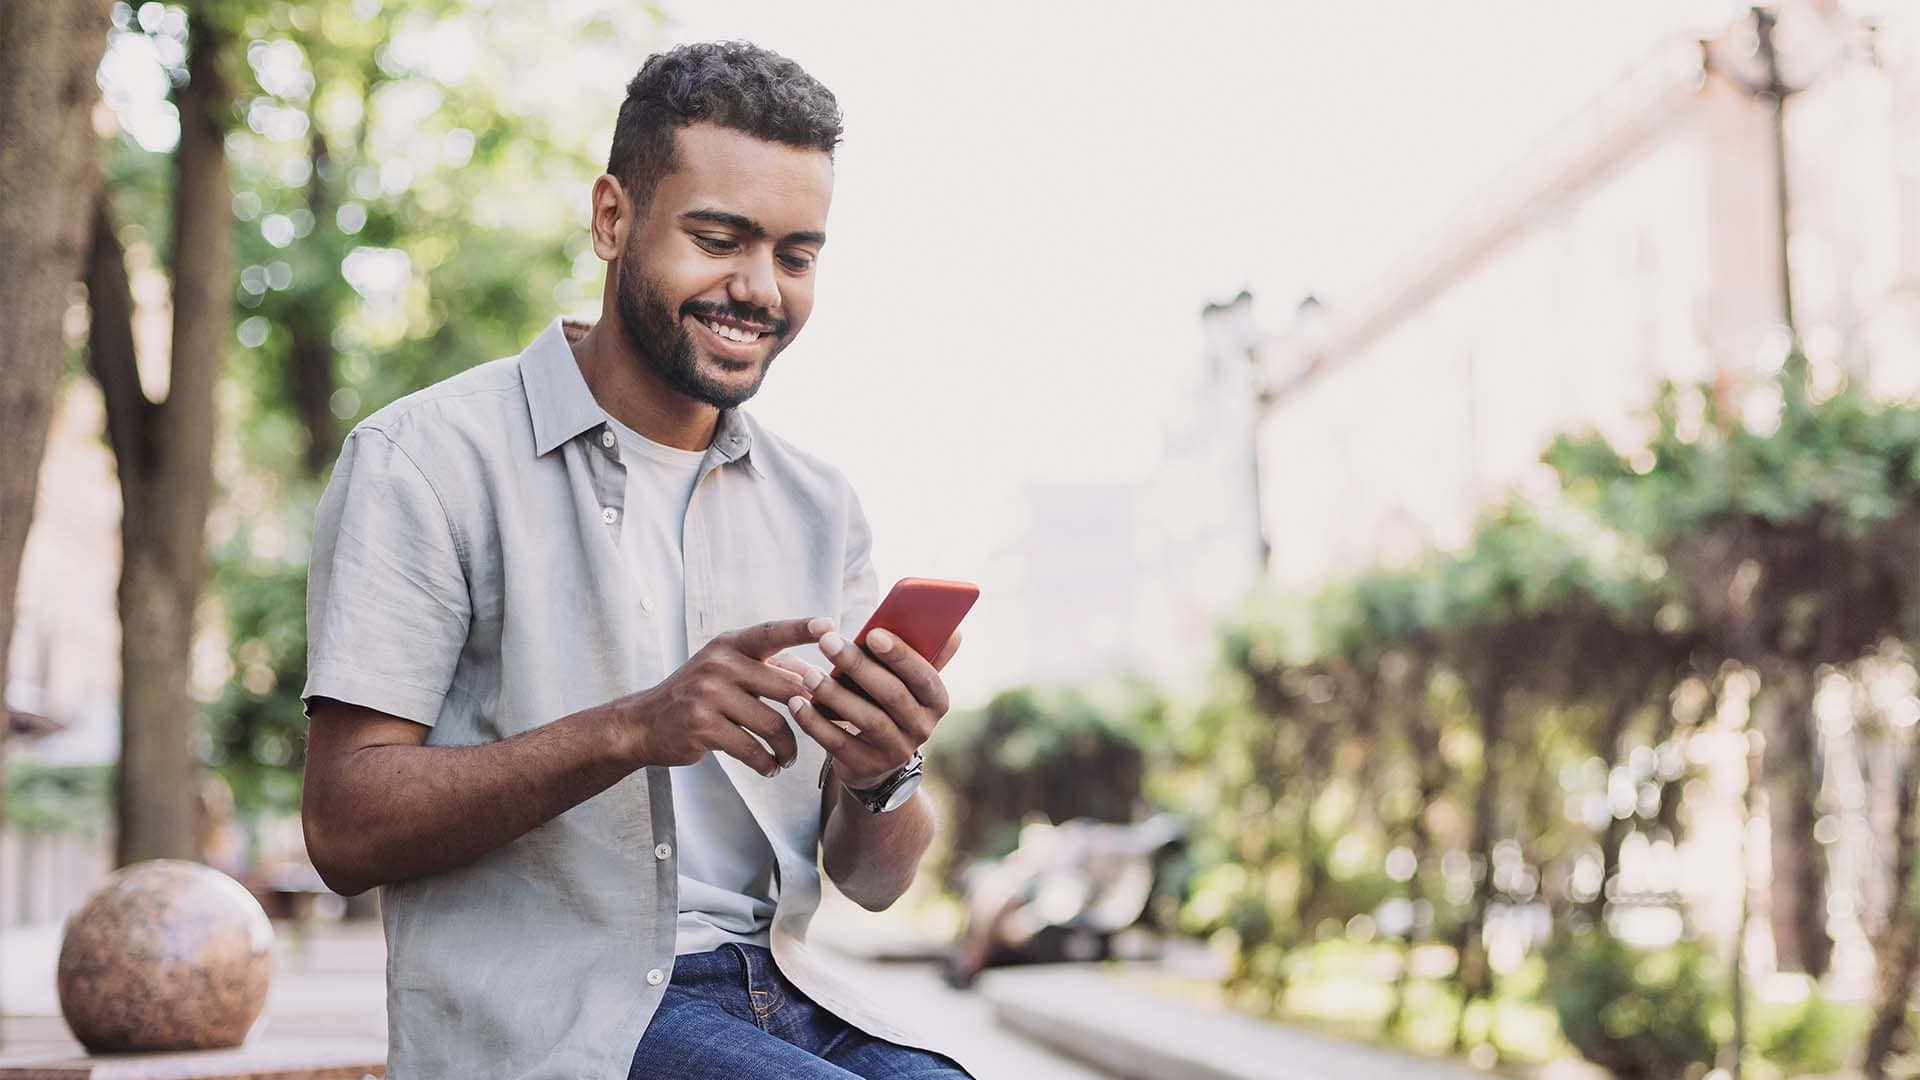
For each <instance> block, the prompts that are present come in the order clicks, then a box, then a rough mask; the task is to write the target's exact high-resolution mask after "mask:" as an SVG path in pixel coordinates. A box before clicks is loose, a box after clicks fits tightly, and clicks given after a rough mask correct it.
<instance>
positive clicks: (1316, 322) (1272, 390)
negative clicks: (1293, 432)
mask: <svg viewBox="0 0 1920 1080" xmlns="http://www.w3.org/2000/svg"><path fill="white" fill-rule="evenodd" d="M1200 323H1201V326H1202V327H1203V329H1204V331H1205V333H1206V337H1207V345H1208V351H1209V353H1210V354H1211V356H1212V358H1213V363H1214V364H1215V365H1216V366H1215V371H1216V373H1219V372H1220V366H1221V365H1224V364H1228V363H1238V362H1242V361H1244V362H1245V363H1246V365H1247V374H1248V383H1249V387H1250V396H1251V398H1252V405H1253V421H1252V431H1251V432H1250V442H1251V449H1252V452H1253V467H1252V470H1251V472H1252V478H1253V514H1254V533H1255V537H1254V539H1255V542H1256V545H1257V551H1258V557H1259V560H1260V562H1259V569H1260V572H1261V573H1262V574H1265V573H1266V572H1267V571H1268V569H1269V568H1270V566H1271V563H1272V559H1273V541H1272V536H1271V534H1270V533H1269V532H1268V530H1267V505H1266V497H1267V493H1266V481H1265V478H1264V476H1263V474H1262V461H1263V459H1264V455H1263V454H1262V453H1261V452H1260V432H1261V429H1262V428H1264V427H1265V422H1266V419H1267V416H1268V414H1269V413H1271V412H1272V411H1273V408H1274V406H1275V405H1276V404H1277V403H1278V402H1279V401H1280V400H1281V399H1282V398H1284V397H1285V396H1286V395H1287V393H1288V392H1289V391H1291V390H1292V389H1294V388H1295V387H1296V386H1298V385H1299V383H1300V382H1301V380H1302V378H1303V377H1304V376H1306V375H1309V374H1311V373H1312V372H1313V371H1314V369H1316V368H1318V367H1319V366H1320V363H1321V361H1322V359H1323V358H1324V356H1325V354H1326V343H1327V327H1326V306H1325V305H1323V304H1322V303H1321V302H1320V300H1319V299H1318V298H1317V297H1315V296H1314V295H1313V294H1311V293H1309V294H1307V295H1306V296H1305V297H1303V298H1302V299H1301V300H1300V303H1299V304H1298V305H1296V306H1295V308H1294V312H1293V321H1292V324H1291V325H1290V326H1289V327H1288V330H1287V333H1286V334H1285V335H1283V336H1281V337H1279V338H1277V339H1273V338H1269V337H1268V336H1267V335H1266V334H1265V332H1264V331H1262V330H1261V329H1260V325H1259V322H1258V321H1257V320H1256V319H1255V318H1254V315H1253V294H1252V293H1251V292H1248V291H1247V290H1245V289H1242V290H1240V292H1239V294H1238V295H1236V296H1235V297H1234V298H1233V299H1231V300H1228V301H1226V302H1225V303H1209V304H1207V305H1206V306H1205V307H1203V308H1201V309H1200Z"/></svg>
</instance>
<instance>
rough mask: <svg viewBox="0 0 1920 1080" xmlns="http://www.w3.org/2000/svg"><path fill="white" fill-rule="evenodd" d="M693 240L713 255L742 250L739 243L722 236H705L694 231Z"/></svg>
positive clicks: (728, 253) (729, 253)
mask: <svg viewBox="0 0 1920 1080" xmlns="http://www.w3.org/2000/svg"><path fill="white" fill-rule="evenodd" d="M693 242H694V243H695V244H698V245H699V246H700V249H701V250H702V251H706V252H708V253H709V254H713V255H731V254H733V253H734V252H736V251H738V250H740V245H739V244H736V243H734V242H733V241H731V240H728V239H727V238H725V237H722V236H703V235H701V234H699V233H694V234H693Z"/></svg>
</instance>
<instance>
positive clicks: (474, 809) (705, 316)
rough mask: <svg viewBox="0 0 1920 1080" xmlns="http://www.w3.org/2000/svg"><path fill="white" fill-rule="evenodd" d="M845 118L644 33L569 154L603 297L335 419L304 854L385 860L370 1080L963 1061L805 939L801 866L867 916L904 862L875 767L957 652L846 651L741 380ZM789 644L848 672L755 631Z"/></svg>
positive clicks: (912, 727)
mask: <svg viewBox="0 0 1920 1080" xmlns="http://www.w3.org/2000/svg"><path fill="white" fill-rule="evenodd" d="M839 136H840V116H839V108H838V105H837V104H836V102H835V101H834V98H833V96H832V95H831V94H830V93H828V91H827V90H826V89H825V88H824V87H822V86H821V85H820V84H819V83H817V82H815V81H814V80H813V79H812V78H811V77H809V76H808V75H807V74H806V73H805V72H803V71H802V70H801V69H800V68H799V67H798V65H796V64H794V63H792V62H791V61H788V60H786V59H783V58H781V57H779V56H777V55H774V54H773V53H770V52H766V51H764V50H761V49H758V48H755V47H753V46H750V45H745V44H726V45H694V46H687V47H684V48H679V49H675V50H673V51H671V52H668V53H664V54H661V55H657V56H654V57H651V58H649V59H648V61H647V62H646V64H645V66H644V67H642V68H641V70H640V73H639V74H638V75H637V76H635V77H634V79H633V81H632V83H631V84H630V85H629V86H628V88H627V98H626V101H625V103H624V104H623V105H622V106H621V109H620V118H619V122H618V126H617V127H616V129H615V132H614V138H613V150H612V154H611V157H610V161H609V163H608V168H607V174H606V175H603V176H601V177H600V178H599V179H597V180H596V181H595V182H594V185H593V191H592V221H591V229H592V238H593V246H594V251H595V252H596V253H597V254H599V256H600V257H601V258H602V259H604V260H606V262H607V263H608V273H607V285H606V288H605V290H604V292H603V294H602V299H601V319H600V321H599V322H598V324H597V325H595V326H594V327H593V328H591V329H588V328H586V327H584V326H581V325H577V324H572V323H562V322H561V321H559V320H556V321H555V322H554V324H553V325H551V326H550V327H548V329H547V330H546V331H545V332H544V333H543V334H541V335H540V336H539V338H537V339H536V340H535V341H534V342H533V343H532V345H530V346H529V347H528V348H527V350H526V351H525V352H523V353H522V354H521V355H519V356H517V357H512V358H508V359H505V360H498V361H495V362H493V363H489V364H484V365H482V366H480V367H477V368H474V369H473V370H470V371H468V372H466V373H464V374H461V375H458V376H456V377H454V378H452V379H449V380H447V381H445V382H443V383H440V384H438V385H436V386H433V387H429V388H428V389H426V390H424V391H421V392H419V393H416V394H413V395H411V396H409V397H407V398H404V399H402V400H400V401H398V402H395V403H394V404H393V405H391V406H389V407H387V408H386V409H383V410H381V411H380V412H379V413H377V414H375V415H374V416H373V417H371V418H369V419H368V420H367V421H366V422H364V423H362V424H361V425H359V427H357V428H356V429H355V430H354V432H353V434H352V435H351V436H350V437H349V438H348V440H347V443H346V446H345V447H344V449H343V450H342V451H341V455H340V461H339V464H338V465H337V466H336V467H335V470H334V474H333V478H332V481H331V483H330V484H329V485H328V488H327V492H326V495H325V497H324V498H323V499H322V500H321V503H320V506H319V509H318V512H317V515H316V525H315V530H314V549H313V565H312V571H311V578H310V583H309V591H308V636H309V641H308V650H309V657H308V660H309V676H308V682H307V686H306V690H305V693H304V696H305V697H306V699H307V702H308V710H309V713H310V715H311V730H310V735H309V747H308V753H307V784H306V795H305V803H304V807H303V810H304V818H305V827H306V834H307V843H308V849H309V852H310V854H311V855H312V857H313V860H314V864H315V865H316V866H317V867H318V868H319V869H320V872H321V874H322V876H323V877H324V878H325V879H326V881H327V882H328V884H329V885H331V886H333V887H334V888H335V889H337V890H339V891H340V892H343V893H348V894H352V893H358V892H361V891H363V890H365V889H368V888H372V887H375V886H380V887H381V888H382V908H383V917H384V919H385V923H386V935H387V945H388V952H389V960H388V1013H389V1017H390V1029H391V1040H390V1060H389V1071H388V1074H387V1075H388V1076H389V1077H391V1078H393V1080H416V1078H421V1080H447V1078H455V1077H460V1078H465V1077H483V1076H484V1077H524V1078H548V1077H551V1078H563V1077H564V1078H567V1080H577V1078H592V1080H601V1078H617V1077H623V1076H629V1075H631V1076H633V1077H641V1076H645V1077H761V1076H764V1077H780V1078H788V1077H819V1078H828V1077H849V1076H862V1077H870V1078H879V1077H887V1078H893V1077H909V1076H911V1077H927V1078H932V1077H962V1076H965V1075H966V1074H965V1073H964V1072H962V1071H960V1070H959V1068H958V1067H957V1066H956V1065H954V1064H953V1063H952V1062H951V1060H949V1059H947V1058H944V1057H942V1056H940V1055H938V1054H936V1053H932V1052H930V1051H928V1050H926V1049H919V1048H914V1047H912V1046H910V1045H908V1044H909V1043H911V1042H913V1041H914V1040H913V1039H912V1037H910V1036H908V1035H906V1034H905V1033H904V1032H902V1031H901V1030H899V1029H898V1028H897V1027H895V1026H894V1025H895V1024H896V1023H899V1022H901V1021H902V1020H905V1019H910V1018H882V1017H881V1016H879V1015H877V1014H876V1013H875V1012H874V1010H872V1009H871V1008H870V1007H868V1006H866V1005H864V1004H862V1003H861V1002H860V1000H859V999H858V998H857V997H856V996H855V995H854V994H853V993H851V992H849V991H848V990H847V989H846V988H844V987H841V986H839V985H836V984H833V983H831V982H829V981H828V980H827V979H826V978H824V977H823V975H822V973H821V971H820V966H821V961H820V958H819V957H818V956H817V955H816V954H815V953H813V952H812V951H811V950H809V948H808V947H807V944H806V929H807V923H808V920H809V919H810V917H811V916H812V914H813V911H814V908H815V907H816V905H817V904H818V901H819V895H820V881H819V877H818V871H817V870H816V865H819V864H824V866H825V868H826V871H827V873H828V874H829V876H831V877H832V878H833V879H834V881H835V883H836V884H837V885H838V886H839V887H840V889H841V890H842V891H843V892H845V893H846V894H847V895H848V896H850V897H852V898H853V899H854V900H856V901H857V902H859V903H860V904H862V905H864V906H866V907H868V908H871V909H875V910H877V909H880V908H883V907H886V906H887V905H888V904H890V903H892V902H893V901H894V899H896V898H897V897H898V896H899V895H900V893H901V892H902V891H903V890H904V889H905V888H906V886H907V885H908V883H909V882H911V881H912V879H913V875H914V871H915V868H916V866H917V865H918V862H919V859H920V856H921V854H922V852H924V850H925V849H926V846H927V843H928V840H929V838H930V836H931V834H932V831H933V827H934V821H933V814H932V810H931V807H930V806H929V804H928V802H927V799H926V797H925V795H923V794H915V795H914V796H913V797H912V798H911V799H908V800H907V801H906V803H905V804H904V805H901V806H898V807H897V808H895V809H891V810H888V809H887V806H888V805H889V804H890V803H893V802H897V801H898V800H897V798H895V799H889V798H887V796H888V795H890V794H893V793H895V792H897V791H898V790H899V788H900V787H901V785H902V784H904V783H906V782H909V781H910V780H911V779H912V778H913V777H915V776H917V770H918V768H919V754H918V749H919V747H920V745H921V744H922V743H924V742H925V741H926V738H927V736H928V735H929V734H930V733H931V732H932V730H933V727H934V725H935V724H936V723H938V721H939V720H940V718H941V716H942V715H943V714H944V713H945V711H946V707H947V695H946V690H945V688H944V686H943V685H942V683H941V680H940V676H939V673H938V671H939V669H940V668H941V667H942V666H944V665H945V663H946V662H947V660H948V659H950V658H951V656H952V655H953V652H954V650H955V648H956V647H957V645H958V638H957V636H956V638H955V640H953V641H950V642H949V643H948V644H947V646H946V648H945V649H943V650H942V651H941V654H940V655H938V656H935V657H931V658H923V657H920V656H918V655H915V654H914V653H913V651H912V650H911V649H909V648H908V647H907V646H906V645H905V644H904V643H902V642H900V641H898V640H897V639H896V638H893V637H892V636H890V635H884V634H876V635H874V636H873V637H871V638H870V639H869V643H868V644H869V650H870V653H869V652H863V651H862V650H861V649H859V648H856V647H854V646H852V645H851V644H849V642H848V640H847V636H846V635H847V634H849V633H851V631H852V630H855V629H857V628H858V624H859V623H860V622H861V621H862V620H864V619H865V617H866V615H867V614H868V613H869V612H870V611H871V609H872V608H873V606H874V603H875V599H876V586H875V575H874V570H873V567H872V564H871V562H870V560H869V557H868V552H869V548H870V536H869V533H868V530H867V525H866V521H865V519H864V517H863V516H862V513H861V510H860V505H859V502H858V500H857V499H856V498H855V497H854V494H853V492H852V491H851V490H850V489H849V487H848V486H847V483H846V481H845V480H844V479H843V478H842V477H841V475H840V474H839V473H838V472H837V471H836V470H834V469H832V468H831V467H829V466H827V465H825V464H823V463H821V462H819V461H818V460H816V459H814V458H812V457H809V456H807V455H805V454H803V453H801V452H799V451H798V450H795V449H794V448H793V447H791V446H789V445H788V444H787V443H785V442H783V441H782V440H780V439H778V438H776V437H775V436H773V435H772V434H770V433H768V432H767V431H765V430H763V429H761V428H760V427H759V425H758V424H757V423H756V422H755V421H753V420H752V419H751V418H750V417H748V416H747V414H745V413H744V412H741V411H740V410H739V408H738V406H739V405H740V404H741V403H742V402H744V401H746V400H747V399H748V398H750V397H752V396H753V394H754V392H755V391H756V390H757V389H758V388H759V385H760V381H761V379H762V378H763V377H764V376H765V375H766V373H767V369H768V367H769V366H770V365H771V364H772V362H773V359H774V357H775V356H776V355H777V354H778V353H779V352H780V351H781V350H782V349H784V348H785V347H786V346H787V345H788V344H789V343H790V342H791V341H792V340H793V338H794V336H795V335H797V334H798V333H799V332H800V329H801V328H802V327H803V326H804V325H805V324H806V321H807V316H808V314H809V313H810V311H811V309H812V306H813V288H814V277H815V270H816V264H817V262H818V259H819V255H820V251H821V248H822V247H823V246H824V245H825V243H826V221H827V209H828V204H829V202H830V199H831V195H832V186H833V161H832V155H833V149H834V147H835V145H836V144H837V143H838V141H839ZM836 618H837V620H838V622H837V623H836V622H835V619H836ZM815 646H817V648H818V650H819V654H820V655H821V656H823V657H824V660H825V662H826V663H829V664H830V665H831V667H832V668H833V669H834V670H835V671H836V672H839V673H844V674H845V675H846V676H847V677H848V678H849V679H850V680H851V681H853V682H854V683H856V684H857V685H858V686H859V688H860V689H861V690H862V691H864V696H862V695H861V694H859V693H856V692H855V691H854V690H851V689H849V688H847V687H845V686H842V685H841V684H840V683H839V682H838V681H836V680H835V679H832V678H826V677H824V673H823V672H822V670H821V669H820V668H819V667H816V666H814V665H811V664H808V663H805V662H803V661H802V660H801V659H799V658H796V657H793V656H784V655H781V654H782V653H783V651H785V650H790V649H795V648H798V647H807V648H809V649H811V648H812V647H815ZM790 721H791V723H790ZM843 723H844V724H845V725H846V728H843V727H842V726H840V724H843ZM795 726H797V727H798V729H799V731H798V732H797V733H796V732H795V731H794V727H795ZM850 729H851V730H850ZM854 731H857V734H855V733H853V732H854ZM816 860H818V863H817V862H816ZM890 1021H891V1022H890Z"/></svg>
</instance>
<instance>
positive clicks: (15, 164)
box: [0, 2, 111, 814]
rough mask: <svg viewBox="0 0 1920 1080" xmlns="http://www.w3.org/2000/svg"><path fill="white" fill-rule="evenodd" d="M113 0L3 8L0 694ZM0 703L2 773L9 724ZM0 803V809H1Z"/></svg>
mask: <svg viewBox="0 0 1920 1080" xmlns="http://www.w3.org/2000/svg"><path fill="white" fill-rule="evenodd" d="M110 8H111V5H110V4H107V3H102V2H86V3H79V2H75V3H59V4H38V3H22V4H5V5H0V251H4V252H6V258H5V259H0V312H5V313H6V315H5V317H4V318H0V432H5V433H6V435H5V446H6V452H5V453H4V454H0V690H3V689H4V688H5V686H6V685H7V651H8V645H9V644H10V643H11V642H12V640H13V620H14V614H15V607H16V604H17V603H18V598H19V572H20V556H21V553H22V552H23V551H24V550H25V548H26V543H27V526H28V524H29V523H30V522H31V521H32V520H33V504H34V493H35V490H36V489H37V488H38V486H39V480H40V460H41V457H42V455H43V454H44V453H45V452H46V444H47V427H48V424H49V423H50V422H51V421H52V418H53V404H54V393H55V389H56V384H57V382H58V376H59V373H60V357H61V353H62V351H63V348H64V346H63V339H62V333H61V325H62V323H63V321H64V320H65V317H66V313H67V293H68V290H69V289H70V288H71V287H72V286H73V283H74V282H75V281H77V280H79V277H80V266H81V262H82V260H83V258H84V257H85V255H86V250H87V215H88V212H89V210H90V209H91V207H92V204H93V192H94V190H95V188H96V187H97V186H98V185H99V180H100V169H99V159H98V145H97V144H98V142H99V140H98V139H97V138H96V137H95V135H94V134H93V125H92V115H93V107H94V104H95V101H96V99H97V98H98V97H99V91H98V90H97V89H96V86H95V82H94V71H95V70H96V69H97V68H99V66H100V54H101V51H102V50H103V49H104V48H105V47H106V43H107V27H108V25H109V19H108V13H109V10H110ZM5 715H6V713H5V708H4V702H0V777H4V775H5V763H6V758H5V752H6V729H7V725H6V723H5ZM4 809H5V808H4V805H0V814H4Z"/></svg>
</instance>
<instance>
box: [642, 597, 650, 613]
mask: <svg viewBox="0 0 1920 1080" xmlns="http://www.w3.org/2000/svg"><path fill="white" fill-rule="evenodd" d="M640 610H641V611H652V610H653V597H651V596H643V597H641V598H640Z"/></svg>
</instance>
